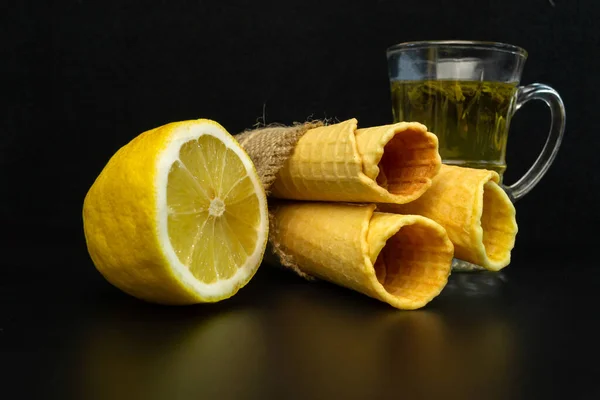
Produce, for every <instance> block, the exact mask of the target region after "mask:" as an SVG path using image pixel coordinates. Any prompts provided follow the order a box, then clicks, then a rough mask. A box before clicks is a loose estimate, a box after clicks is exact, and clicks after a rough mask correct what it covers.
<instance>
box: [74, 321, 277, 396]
mask: <svg viewBox="0 0 600 400" xmlns="http://www.w3.org/2000/svg"><path fill="white" fill-rule="evenodd" d="M162 317H165V316H161V317H156V316H155V317H153V316H151V315H147V316H146V318H143V319H141V320H140V318H139V316H136V315H135V314H132V313H130V312H129V313H121V314H116V315H112V316H109V317H107V318H103V319H102V320H101V321H98V323H97V324H96V325H94V326H93V327H92V329H91V330H90V332H89V333H88V335H87V337H86V340H85V342H84V348H83V360H81V361H82V368H81V369H82V371H81V374H82V375H83V378H84V379H83V380H82V382H83V386H82V391H83V396H81V397H82V398H87V399H121V398H128V399H138V398H139V399H155V398H156V399H159V398H160V399H164V398H192V397H194V398H217V397H218V398H221V399H229V398H240V397H245V398H247V397H253V396H257V397H261V390H264V388H266V387H267V383H266V381H267V379H268V377H267V374H266V372H265V357H266V351H267V348H266V342H265V334H264V330H263V325H262V323H261V320H260V316H259V315H258V314H257V313H256V312H254V311H252V310H237V311H236V310H234V311H229V312H223V313H218V314H217V315H211V316H208V317H206V316H200V317H196V318H189V317H188V316H186V317H185V318H181V317H182V316H181V315H179V318H177V316H173V317H166V318H162Z"/></svg>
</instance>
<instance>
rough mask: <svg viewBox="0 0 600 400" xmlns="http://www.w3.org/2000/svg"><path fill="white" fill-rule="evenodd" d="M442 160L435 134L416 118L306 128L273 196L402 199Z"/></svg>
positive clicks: (425, 183) (418, 189) (421, 186)
mask: <svg viewBox="0 0 600 400" xmlns="http://www.w3.org/2000/svg"><path fill="white" fill-rule="evenodd" d="M440 165H441V159H440V156H439V153H438V140H437V137H436V136H435V135H434V134H433V133H430V132H427V128H426V127H425V126H424V125H422V124H419V123H416V122H401V123H397V124H393V125H384V126H377V127H373V128H366V129H357V120H356V119H350V120H347V121H344V122H341V123H339V124H334V125H328V126H321V127H318V128H314V129H310V130H309V131H308V132H306V133H305V134H304V135H303V136H302V137H301V138H300V140H298V143H297V144H296V147H295V149H294V151H293V153H292V155H291V157H289V158H288V159H287V161H286V162H285V164H284V165H283V167H282V168H281V169H280V170H279V172H278V174H277V178H276V180H275V182H274V184H273V186H272V187H271V193H272V195H273V196H275V197H279V198H285V199H294V200H321V201H349V202H381V203H398V204H402V203H406V202H409V201H412V200H415V199H416V198H418V197H419V196H421V195H422V194H423V193H424V192H425V191H426V190H427V189H428V188H429V186H431V179H432V178H433V177H434V176H435V175H436V174H437V172H438V170H439V168H440Z"/></svg>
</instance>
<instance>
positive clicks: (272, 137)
mask: <svg viewBox="0 0 600 400" xmlns="http://www.w3.org/2000/svg"><path fill="white" fill-rule="evenodd" d="M323 125H325V123H324V122H322V121H310V122H305V123H296V124H294V125H293V126H274V125H270V126H265V127H261V128H257V129H253V130H248V131H245V132H243V133H240V134H239V135H236V137H235V138H236V139H237V141H238V142H239V143H240V145H241V146H242V147H243V148H244V150H246V153H248V155H249V156H250V158H251V159H252V162H253V163H254V166H255V168H256V171H257V172H258V176H259V177H260V179H261V181H262V183H263V186H264V188H265V192H266V193H267V196H268V195H269V193H270V189H271V186H272V185H273V183H274V182H275V179H277V173H278V172H279V170H281V168H282V167H283V166H284V165H285V162H286V161H287V160H288V158H290V157H291V155H292V154H293V152H294V148H295V147H296V144H297V143H298V140H300V138H301V137H302V136H303V135H304V134H305V133H306V132H308V131H309V130H310V129H313V128H317V127H319V126H323ZM272 207H276V201H275V200H273V199H269V208H270V209H272ZM276 232H277V226H276V224H275V219H274V218H273V214H271V213H269V243H270V245H271V249H272V252H273V253H274V254H276V255H277V256H278V258H279V262H280V263H281V264H282V265H283V266H285V267H287V268H290V269H292V270H293V271H295V272H296V273H297V274H298V275H300V276H302V277H304V278H307V279H311V277H310V276H308V275H306V274H305V273H303V272H302V271H300V269H299V268H298V265H297V264H296V262H295V261H294V259H293V257H291V256H290V255H288V254H286V253H285V252H284V251H282V250H281V246H280V244H279V242H278V241H277V239H276V237H277V235H275V233H276ZM265 259H266V261H267V262H269V261H270V259H269V254H268V253H267V254H265Z"/></svg>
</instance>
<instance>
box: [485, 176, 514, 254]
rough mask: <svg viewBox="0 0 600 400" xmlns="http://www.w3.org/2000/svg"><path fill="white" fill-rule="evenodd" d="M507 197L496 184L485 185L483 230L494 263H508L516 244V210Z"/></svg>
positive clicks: (487, 248)
mask: <svg viewBox="0 0 600 400" xmlns="http://www.w3.org/2000/svg"><path fill="white" fill-rule="evenodd" d="M505 197H507V195H506V193H505V192H504V190H502V188H501V187H500V186H498V185H497V184H496V183H495V182H492V181H490V182H487V183H486V184H485V185H484V187H483V207H482V212H481V229H482V230H483V246H484V247H485V253H486V255H487V257H488V258H489V259H490V261H491V262H492V263H501V262H503V263H506V261H505V260H506V259H507V257H508V258H510V252H511V250H512V248H513V247H514V244H515V231H516V229H517V227H516V222H515V217H514V208H513V206H512V204H511V203H510V201H507V200H506V199H505Z"/></svg>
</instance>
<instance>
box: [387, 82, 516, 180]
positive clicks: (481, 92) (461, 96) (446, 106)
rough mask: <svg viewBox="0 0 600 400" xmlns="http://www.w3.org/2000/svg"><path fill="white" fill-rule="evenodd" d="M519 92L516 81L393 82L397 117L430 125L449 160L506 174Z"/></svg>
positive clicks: (395, 114)
mask: <svg viewBox="0 0 600 400" xmlns="http://www.w3.org/2000/svg"><path fill="white" fill-rule="evenodd" d="M516 91H517V83H516V82H515V83H505V82H488V81H455V80H429V81H394V82H392V104H393V110H392V111H393V113H394V121H397V122H399V121H417V122H421V123H422V124H424V125H426V126H427V128H428V129H429V131H430V132H433V133H435V134H436V135H437V136H438V139H439V142H440V155H441V156H442V159H443V160H444V163H447V164H455V165H460V166H464V167H471V168H486V169H492V170H495V171H496V172H498V173H499V174H500V176H502V173H503V172H504V170H505V169H506V162H505V151H506V140H507V136H508V125H509V122H510V117H511V116H512V113H513V108H514V104H515V97H516V96H515V94H516Z"/></svg>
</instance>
